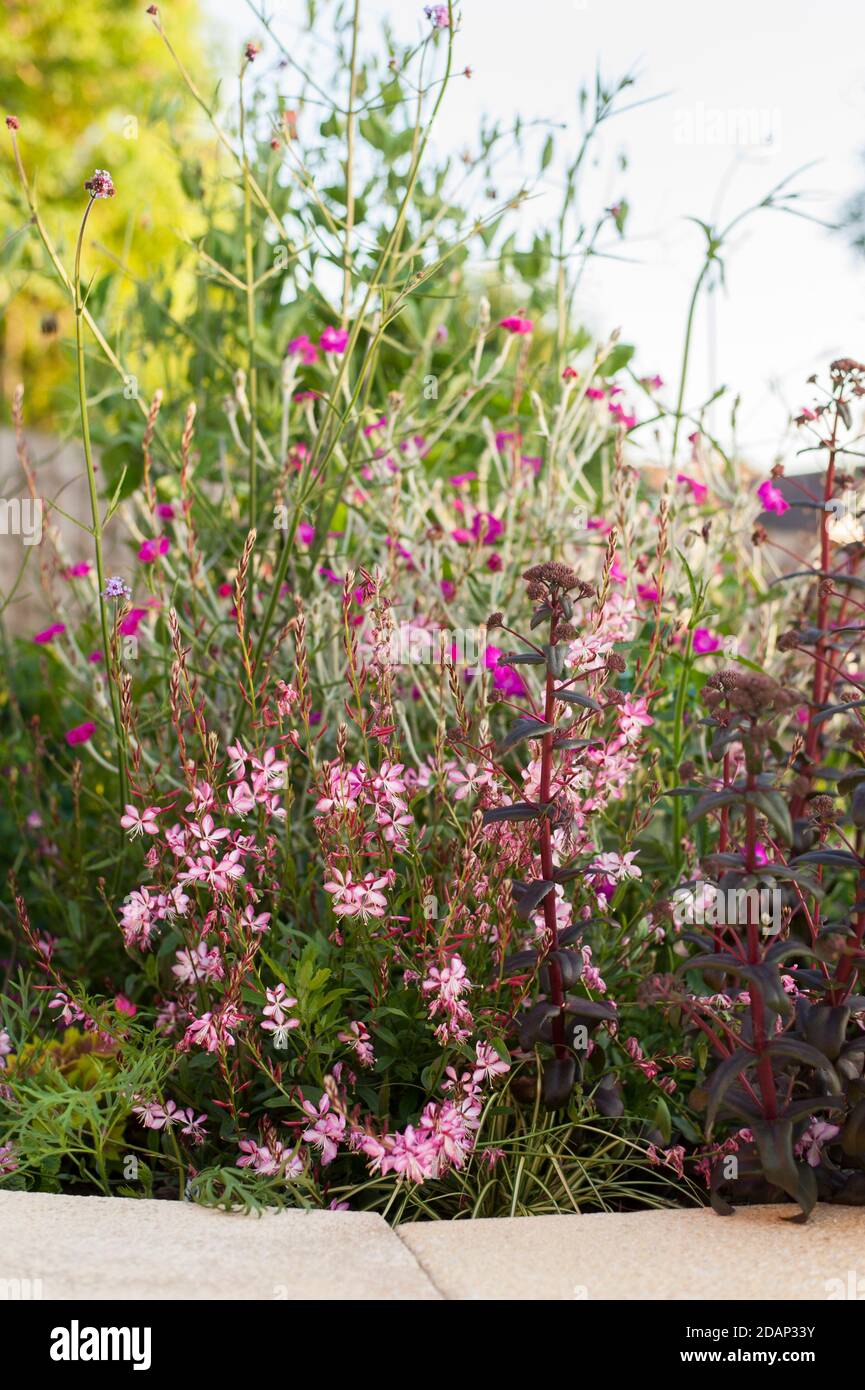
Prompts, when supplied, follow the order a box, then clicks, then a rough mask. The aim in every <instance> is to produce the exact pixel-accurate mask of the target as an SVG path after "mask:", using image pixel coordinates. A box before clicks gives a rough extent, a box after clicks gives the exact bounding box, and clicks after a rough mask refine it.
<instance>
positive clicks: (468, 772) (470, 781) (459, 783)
mask: <svg viewBox="0 0 865 1390" xmlns="http://www.w3.org/2000/svg"><path fill="white" fill-rule="evenodd" d="M492 780H493V776H492V773H491V772H488V771H484V770H482V769H481V768H479V767H478V766H477V764H476V763H466V765H465V771H464V772H463V771H460V769H459V768H455V769H454V770H453V771H451V772H449V773H448V781H449V782H450V783H451V785H452V786H454V787H456V789H457V790H456V792H455V794H454V800H455V801H464V800H465V798H466V797H467V796H475V795H476V794H477V792H478V790H479V789H480V788H481V787H488V786H489V785H490V784H491V782H492Z"/></svg>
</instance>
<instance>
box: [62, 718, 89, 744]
mask: <svg viewBox="0 0 865 1390" xmlns="http://www.w3.org/2000/svg"><path fill="white" fill-rule="evenodd" d="M95 733H96V725H95V724H92V723H90V722H89V721H88V722H87V723H86V724H76V726H75V728H74V729H67V730H66V742H67V743H68V744H69V746H70V747H74V745H75V744H76V743H88V742H89V740H90V739H91V738H92V737H93V735H94V734H95Z"/></svg>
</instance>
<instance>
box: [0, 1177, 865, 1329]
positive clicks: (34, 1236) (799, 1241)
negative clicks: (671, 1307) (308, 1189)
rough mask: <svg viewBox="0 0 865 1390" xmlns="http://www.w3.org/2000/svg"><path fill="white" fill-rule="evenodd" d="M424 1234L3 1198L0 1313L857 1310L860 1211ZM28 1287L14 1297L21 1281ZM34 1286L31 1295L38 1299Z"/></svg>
mask: <svg viewBox="0 0 865 1390" xmlns="http://www.w3.org/2000/svg"><path fill="white" fill-rule="evenodd" d="M796 1210H797V1209H796V1208H795V1207H750V1208H740V1209H739V1211H738V1212H737V1213H736V1215H735V1216H733V1217H727V1218H723V1217H719V1216H716V1215H715V1213H714V1212H712V1211H709V1210H687V1211H684V1210H682V1211H680V1210H671V1211H645V1212H633V1213H627V1214H612V1213H611V1214H606V1213H602V1214H593V1215H586V1216H532V1217H519V1218H515V1219H514V1220H507V1219H494V1220H484V1221H429V1222H415V1223H409V1224H406V1225H404V1226H400V1227H399V1228H398V1230H397V1231H393V1230H391V1228H390V1227H388V1226H387V1224H386V1223H385V1222H384V1221H383V1220H382V1218H381V1217H380V1216H377V1215H375V1214H374V1213H372V1212H330V1211H313V1212H302V1211H283V1212H271V1213H267V1214H266V1215H264V1216H262V1217H256V1216H242V1215H239V1214H230V1213H226V1212H220V1211H212V1210H207V1209H205V1208H204V1207H197V1206H194V1205H192V1204H187V1203H183V1202H155V1201H147V1200H141V1201H135V1200H132V1199H129V1198H120V1197H117V1198H106V1197H64V1196H53V1195H49V1194H42V1193H23V1192H0V1300H2V1299H4V1298H10V1297H12V1298H15V1297H21V1296H22V1292H23V1296H25V1297H28V1296H29V1297H34V1296H35V1297H42V1298H46V1299H60V1300H66V1299H69V1300H78V1299H83V1300H87V1299H144V1300H147V1299H178V1300H197V1299H225V1300H234V1299H266V1300H275V1301H281V1300H287V1301H297V1300H355V1299H358V1300H372V1301H378V1300H388V1301H400V1300H406V1301H415V1300H427V1301H434V1300H438V1299H442V1298H445V1299H454V1300H461V1301H465V1300H476V1299H481V1300H511V1299H519V1300H527V1299H528V1300H547V1299H554V1300H565V1299H566V1300H570V1301H573V1300H582V1299H589V1300H591V1299H626V1300H647V1299H664V1300H692V1299H698V1300H699V1299H726V1300H751V1299H767V1300H784V1299H795V1300H806V1299H812V1300H814V1301H818V1302H819V1301H822V1300H825V1299H827V1298H831V1297H835V1298H841V1297H844V1298H851V1297H859V1298H862V1297H863V1296H865V1210H863V1209H857V1208H852V1207H818V1208H817V1209H816V1211H815V1212H814V1213H813V1214H812V1216H811V1219H810V1221H809V1222H808V1224H807V1226H800V1225H796V1224H793V1223H790V1222H789V1221H785V1220H784V1219H783V1218H784V1217H785V1216H792V1215H794V1214H795V1212H796ZM28 1280H29V1281H30V1285H29V1286H23V1285H22V1281H28ZM35 1281H40V1283H38V1284H37V1283H36V1282H35Z"/></svg>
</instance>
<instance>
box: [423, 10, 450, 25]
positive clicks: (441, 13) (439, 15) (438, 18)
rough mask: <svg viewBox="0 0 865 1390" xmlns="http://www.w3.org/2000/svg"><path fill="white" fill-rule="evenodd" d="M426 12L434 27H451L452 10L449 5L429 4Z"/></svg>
mask: <svg viewBox="0 0 865 1390" xmlns="http://www.w3.org/2000/svg"><path fill="white" fill-rule="evenodd" d="M424 14H425V15H426V17H427V19H428V20H429V22H430V24H431V25H432V27H433V28H434V29H448V28H450V22H451V17H450V10H449V9H448V7H447V5H427V6H425V8H424Z"/></svg>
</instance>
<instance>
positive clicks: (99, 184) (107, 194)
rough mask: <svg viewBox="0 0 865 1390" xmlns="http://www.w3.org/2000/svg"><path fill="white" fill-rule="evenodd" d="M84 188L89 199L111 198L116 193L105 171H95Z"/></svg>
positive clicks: (109, 176)
mask: <svg viewBox="0 0 865 1390" xmlns="http://www.w3.org/2000/svg"><path fill="white" fill-rule="evenodd" d="M84 187H85V188H86V189H87V192H88V193H89V194H90V196H91V198H113V197H114V194H115V193H116V192H117V190H116V188H115V187H114V183H113V181H112V178H111V175H110V174H109V172H108V170H107V169H95V170H94V172H93V173H92V174H91V176H90V178H89V179H87V181H86V182H85V184H84Z"/></svg>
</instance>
